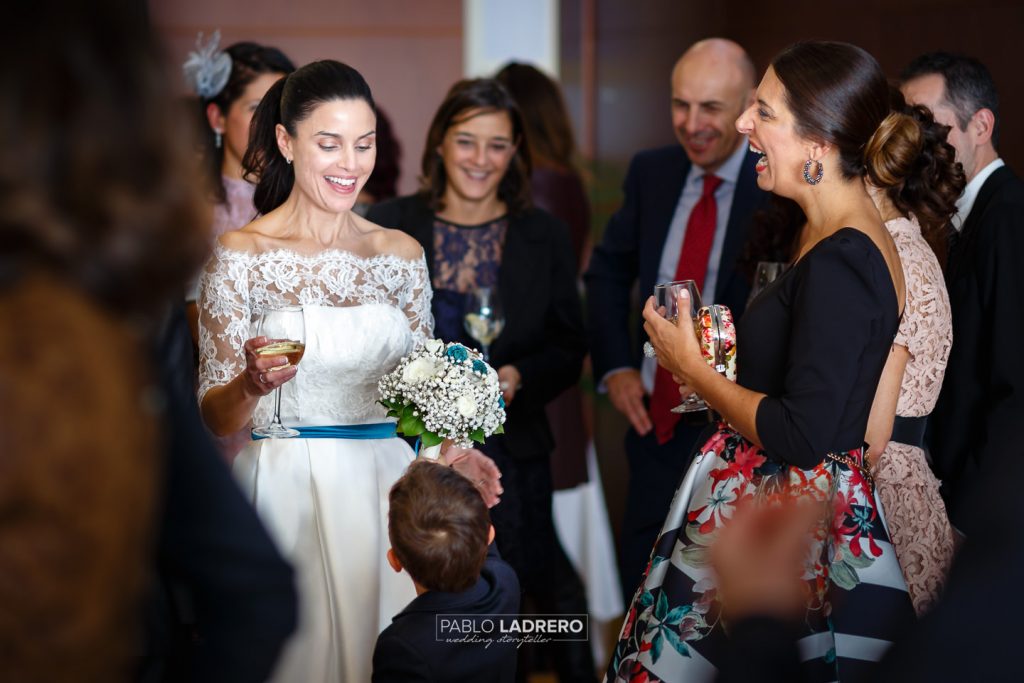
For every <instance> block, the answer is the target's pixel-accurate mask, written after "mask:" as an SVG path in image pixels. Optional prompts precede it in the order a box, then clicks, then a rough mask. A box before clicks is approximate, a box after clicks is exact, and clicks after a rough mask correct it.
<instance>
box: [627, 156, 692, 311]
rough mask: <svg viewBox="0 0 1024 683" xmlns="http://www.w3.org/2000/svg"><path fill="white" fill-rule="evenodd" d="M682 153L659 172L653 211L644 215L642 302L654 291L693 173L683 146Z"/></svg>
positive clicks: (654, 180)
mask: <svg viewBox="0 0 1024 683" xmlns="http://www.w3.org/2000/svg"><path fill="white" fill-rule="evenodd" d="M677 152H678V154H674V155H673V156H672V157H671V163H668V164H665V165H664V166H663V167H662V168H659V169H657V170H656V172H655V173H654V174H653V177H651V178H644V179H642V180H643V181H649V182H650V183H651V187H650V188H649V191H650V194H649V195H648V197H649V200H648V206H649V207H650V208H649V211H648V212H647V214H646V215H645V216H642V223H643V225H642V226H641V235H640V271H639V272H640V287H641V292H640V293H641V300H643V299H646V298H647V294H649V293H650V292H652V291H653V290H654V285H655V280H656V279H657V278H658V267H659V266H660V265H661V254H662V251H663V250H664V248H665V240H666V239H667V238H668V230H669V227H671V225H672V218H673V217H674V216H675V213H676V207H677V206H678V205H679V197H680V195H682V193H683V186H684V185H685V184H686V175H687V174H688V173H689V172H690V160H689V158H687V156H686V152H685V151H684V150H683V148H682V147H679V148H678V150H677Z"/></svg>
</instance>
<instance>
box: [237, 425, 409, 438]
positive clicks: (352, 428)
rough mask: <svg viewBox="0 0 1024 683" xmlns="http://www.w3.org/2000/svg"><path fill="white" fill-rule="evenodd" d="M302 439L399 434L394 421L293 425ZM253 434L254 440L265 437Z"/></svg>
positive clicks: (381, 436) (390, 436) (382, 436)
mask: <svg viewBox="0 0 1024 683" xmlns="http://www.w3.org/2000/svg"><path fill="white" fill-rule="evenodd" d="M293 429H294V430H295V431H297V432H298V433H299V436H298V438H300V439H390V438H392V437H393V436H396V435H397V432H396V425H395V423H394V422H374V423H371V424H365V425H327V426H313V427H293ZM265 438H266V437H264V436H257V435H256V434H253V435H252V439H253V441H258V440H260V439H265Z"/></svg>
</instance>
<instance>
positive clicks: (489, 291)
mask: <svg viewBox="0 0 1024 683" xmlns="http://www.w3.org/2000/svg"><path fill="white" fill-rule="evenodd" d="M463 324H464V325H465V327H466V332H467V333H469V336H470V337H472V338H473V339H475V340H476V341H478V342H479V343H480V351H481V353H483V356H484V360H485V361H487V360H490V350H491V344H493V343H494V340H495V339H497V338H498V335H499V334H501V331H502V329H504V327H505V313H504V312H503V311H502V310H501V300H500V299H499V298H498V292H497V290H496V289H495V288H493V287H478V288H476V289H474V290H473V291H471V292H469V293H468V294H467V295H466V315H465V316H464V317H463Z"/></svg>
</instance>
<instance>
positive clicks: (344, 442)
mask: <svg viewBox="0 0 1024 683" xmlns="http://www.w3.org/2000/svg"><path fill="white" fill-rule="evenodd" d="M374 111H375V109H374V103H373V98H372V96H371V94H370V88H369V86H368V85H367V84H366V81H365V80H363V77H362V76H361V75H360V74H359V73H358V72H357V71H356V70H355V69H352V68H351V67H349V66H346V65H345V64H341V63H339V62H335V61H320V62H314V63H312V64H309V65H307V66H305V67H303V68H301V69H299V70H298V71H295V72H294V73H292V74H291V75H290V76H288V77H287V78H284V79H281V80H280V81H278V82H277V84H276V85H274V86H273V87H272V88H271V89H270V91H269V92H268V93H267V95H266V96H265V97H264V98H263V101H262V102H261V103H260V106H259V108H258V109H257V111H256V113H255V115H254V118H253V124H252V129H251V133H250V145H249V151H248V152H247V153H246V158H245V161H244V165H245V167H246V169H247V172H248V173H249V174H250V175H252V176H256V177H258V178H259V185H258V186H257V189H256V193H255V199H254V201H255V204H256V208H257V209H258V210H259V212H260V214H262V215H261V217H260V218H258V219H257V220H255V221H254V222H253V223H251V224H249V225H248V226H246V227H245V228H243V229H241V230H238V231H234V232H228V233H225V234H224V235H222V236H221V237H220V238H219V240H218V243H217V244H216V246H215V248H214V254H213V258H212V259H211V261H210V263H209V265H208V266H207V269H206V272H205V273H204V275H203V278H202V289H201V294H200V301H199V305H200V318H199V323H200V329H199V335H200V337H199V341H200V362H199V375H200V377H199V380H200V383H199V400H200V403H201V407H202V413H203V418H204V420H205V421H206V423H207V425H208V426H209V427H210V429H211V430H212V431H213V432H214V433H216V434H231V433H233V432H235V431H237V430H239V429H241V428H243V427H247V426H251V425H252V424H256V425H262V424H266V423H267V422H269V420H270V415H271V411H272V405H271V401H272V399H273V396H271V395H270V394H271V392H272V391H273V390H274V389H275V388H277V387H279V386H281V385H284V384H286V383H289V384H288V386H287V387H285V390H284V391H283V393H282V399H281V415H282V421H283V422H284V423H285V424H286V425H289V426H292V427H298V428H299V429H300V436H299V437H297V438H291V439H263V440H259V441H252V442H250V443H249V444H248V445H247V446H246V447H245V448H244V449H243V450H242V452H241V453H240V454H239V456H238V458H237V459H236V460H235V465H234V468H235V473H236V475H237V476H238V479H239V481H240V482H241V484H242V486H243V488H244V489H245V492H246V493H247V494H248V495H249V496H250V499H251V500H252V502H253V503H254V505H255V506H256V508H257V510H258V511H259V513H260V515H261V517H262V518H263V520H264V522H265V523H266V524H267V526H268V528H269V529H270V532H271V534H272V535H273V537H274V539H275V540H276V541H277V543H278V545H279V547H280V549H281V550H282V552H283V553H284V554H285V555H286V556H287V557H288V558H289V559H290V560H291V562H292V563H293V564H294V565H295V569H296V575H297V579H296V580H297V584H298V590H299V595H300V623H299V628H298V630H297V632H296V635H295V636H294V637H293V638H292V641H291V642H290V643H289V645H288V646H287V648H286V649H285V651H284V654H283V655H282V658H281V661H280V662H279V664H278V667H277V670H276V673H275V680H279V681H308V682H319V681H338V680H347V681H363V680H369V679H370V664H371V656H372V653H373V647H374V643H375V641H376V637H377V634H378V633H379V632H380V631H381V630H382V629H383V628H384V627H386V626H387V625H388V623H390V620H391V617H393V616H394V615H395V614H396V613H398V612H399V611H400V610H401V609H402V608H403V607H405V605H406V604H407V603H408V602H409V601H410V600H412V599H413V598H414V597H415V591H414V589H413V584H412V581H411V580H410V579H409V577H407V576H401V575H398V574H395V573H394V572H393V571H392V570H391V569H390V567H388V565H387V563H386V559H385V553H386V551H387V538H388V537H387V499H388V491H389V489H390V487H391V485H392V484H393V483H394V482H395V481H396V480H397V479H398V477H399V476H400V475H401V474H402V472H403V471H404V470H405V468H406V467H407V466H408V464H409V463H410V462H411V461H412V460H413V458H414V455H413V452H412V449H410V448H409V446H408V445H407V444H406V443H405V442H404V441H403V440H401V439H399V438H397V437H395V435H394V426H393V425H392V424H383V425H382V424H381V423H385V422H386V419H385V417H384V415H385V412H386V411H385V410H384V408H383V407H382V406H380V405H379V404H378V403H377V399H378V393H377V381H378V379H380V377H381V376H382V375H383V374H384V373H386V372H388V371H390V370H391V369H393V368H394V367H395V366H396V365H397V363H398V360H399V359H400V358H401V357H402V356H403V355H405V354H406V353H408V352H409V351H411V350H412V349H413V348H414V346H415V345H416V344H418V343H420V342H422V341H424V340H425V339H427V338H429V337H430V336H431V333H432V325H433V321H432V317H431V314H430V301H431V290H430V281H429V279H428V277H427V269H426V263H425V261H424V256H423V250H422V248H421V247H420V245H419V244H418V243H417V242H416V240H415V239H413V238H412V237H409V236H407V235H405V234H404V233H402V232H400V231H398V230H387V229H384V228H381V227H379V226H377V225H374V224H373V223H370V222H369V221H367V220H365V219H363V218H361V217H360V216H358V215H357V214H356V213H354V212H353V211H352V206H353V205H354V204H355V201H356V197H357V196H358V195H359V190H360V188H362V186H363V185H364V184H365V182H366V180H367V178H369V176H370V172H371V171H372V170H373V165H374V159H375V154H376V152H375V149H374V128H375V125H376V117H375V114H374ZM286 305H301V306H302V307H303V311H304V317H305V327H306V351H305V355H304V356H303V357H302V362H301V363H300V364H299V365H289V364H288V363H287V359H286V358H285V357H284V356H269V357H267V356H260V355H258V354H257V352H256V351H257V349H259V348H260V347H261V346H263V345H265V344H266V343H267V341H268V340H267V339H266V338H265V337H255V338H250V337H252V333H253V330H254V329H255V321H258V320H259V318H260V316H261V315H262V313H263V312H264V311H265V310H267V309H272V308H278V307H281V306H286ZM303 427H319V428H320V429H318V430H316V433H317V437H318V438H313V436H312V433H310V432H306V434H302V433H301V430H302V428H303ZM338 427H344V437H343V438H342V437H341V435H340V434H339V432H341V431H342V430H340V429H338ZM324 428H326V429H324ZM382 428H383V430H384V432H385V433H384V434H382V433H381V430H382ZM323 434H326V435H327V438H320V437H321V435H323ZM446 456H447V457H448V460H449V462H454V464H453V466H454V467H456V469H459V470H460V471H462V473H463V474H465V475H466V476H468V477H470V478H471V479H472V480H473V481H474V482H476V483H477V485H478V487H479V488H481V492H482V493H483V494H484V498H485V500H487V501H488V503H489V504H492V505H493V504H494V503H495V502H496V501H497V494H498V493H500V487H499V486H498V483H497V478H498V476H500V475H499V474H498V472H497V469H496V468H495V467H494V465H493V463H491V462H490V461H489V460H488V459H487V458H486V457H485V456H483V455H482V454H481V453H479V452H478V451H461V450H459V451H456V450H454V449H449V450H448V451H447V453H446Z"/></svg>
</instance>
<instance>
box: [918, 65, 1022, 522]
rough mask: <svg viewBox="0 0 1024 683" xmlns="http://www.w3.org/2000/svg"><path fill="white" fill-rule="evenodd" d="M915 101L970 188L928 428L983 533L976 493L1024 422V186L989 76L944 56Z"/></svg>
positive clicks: (952, 498) (949, 478) (950, 486)
mask: <svg viewBox="0 0 1024 683" xmlns="http://www.w3.org/2000/svg"><path fill="white" fill-rule="evenodd" d="M902 80H903V85H902V86H901V89H902V90H903V94H904V95H905V96H906V98H907V100H908V101H909V102H911V103H913V104H923V105H925V106H927V107H929V108H930V109H931V110H932V111H933V112H934V114H935V120H936V121H938V122H940V123H943V124H945V125H947V126H950V127H951V128H950V132H949V143H950V144H951V145H952V146H953V147H955V148H956V153H957V154H956V155H957V160H958V161H960V163H962V164H963V167H964V174H965V176H966V177H967V187H966V188H964V193H963V195H962V196H961V198H960V200H959V201H958V202H957V208H958V212H957V215H956V216H955V217H954V219H953V227H954V228H955V229H956V230H955V232H953V233H952V235H951V239H950V250H949V258H948V262H947V265H946V286H947V287H948V289H949V301H950V307H951V309H952V313H953V348H952V350H951V351H950V356H949V363H948V365H947V367H946V378H945V381H944V382H943V385H942V392H941V394H940V395H939V401H938V403H937V404H936V406H935V410H934V411H933V415H932V419H931V421H930V423H931V424H930V427H931V439H930V443H929V446H930V450H931V456H932V465H933V468H934V470H935V473H936V475H937V476H938V477H939V478H940V479H941V480H942V492H943V497H944V498H945V500H946V505H947V507H948V508H949V514H950V519H951V520H952V522H953V525H954V526H955V527H956V528H957V529H958V530H959V531H961V532H962V533H964V534H970V533H974V532H977V531H978V530H979V529H978V519H979V514H980V513H981V512H982V511H981V510H979V509H978V508H977V506H976V505H971V504H969V503H968V502H967V501H968V495H969V493H970V489H972V488H973V487H975V486H976V482H977V481H979V480H980V478H981V475H982V474H983V473H984V472H985V471H986V470H989V469H994V470H997V471H998V470H1002V469H1005V468H1006V466H1007V461H1006V458H1008V457H1010V456H1009V451H1008V450H1007V446H1008V445H1009V444H1010V443H1012V442H1013V441H1014V440H1015V439H1017V438H1019V437H1018V436H1017V434H1016V433H1015V432H1016V427H1017V425H1018V423H1019V420H1020V418H1021V416H1022V415H1024V359H1022V358H1021V356H1020V354H1019V353H1017V349H1018V348H1019V347H1020V345H1021V339H1022V338H1024V269H1022V267H1021V260H1022V259H1024V183H1022V182H1021V181H1020V179H1019V178H1018V177H1017V176H1016V175H1015V174H1014V173H1013V171H1011V170H1010V169H1009V168H1008V167H1007V166H1006V165H1005V164H1004V163H1003V160H1002V159H1000V158H999V154H998V152H997V151H996V145H997V144H998V141H999V109H998V102H999V100H998V96H997V93H996V88H995V84H994V83H993V81H992V76H991V75H990V74H989V72H988V69H986V68H985V67H984V65H982V64H981V63H979V62H978V61H976V60H974V59H971V58H969V57H963V56H959V55H951V54H948V53H943V52H936V53H931V54H927V55H923V56H921V57H919V58H917V59H915V60H914V61H913V62H911V64H910V65H909V66H908V67H907V68H906V69H905V70H904V72H903V74H902Z"/></svg>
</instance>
